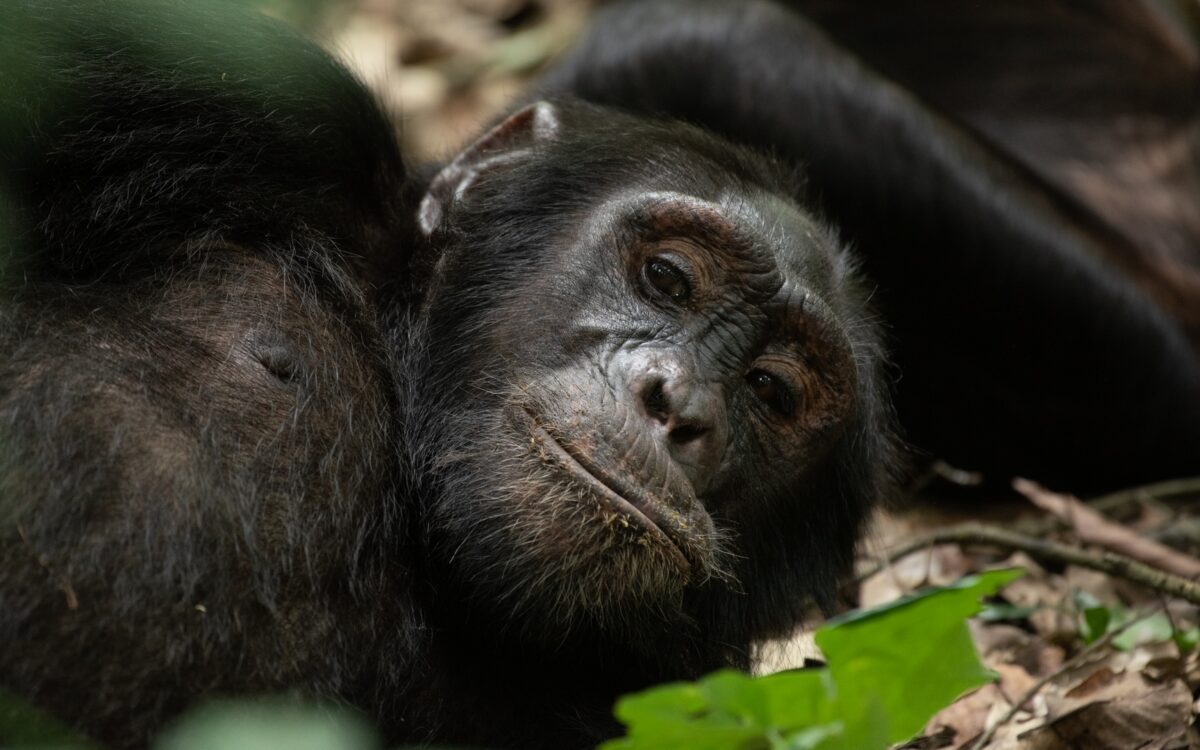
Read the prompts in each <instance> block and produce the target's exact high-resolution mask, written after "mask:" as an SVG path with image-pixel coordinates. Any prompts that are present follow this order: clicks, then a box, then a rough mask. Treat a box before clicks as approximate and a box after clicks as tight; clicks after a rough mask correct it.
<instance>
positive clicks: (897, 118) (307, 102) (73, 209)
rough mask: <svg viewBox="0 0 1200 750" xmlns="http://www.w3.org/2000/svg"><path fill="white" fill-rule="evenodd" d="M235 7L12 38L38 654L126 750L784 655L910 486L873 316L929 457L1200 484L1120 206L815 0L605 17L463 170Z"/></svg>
mask: <svg viewBox="0 0 1200 750" xmlns="http://www.w3.org/2000/svg"><path fill="white" fill-rule="evenodd" d="M192 5H193V4H191V3H184V2H165V3H153V4H141V3H137V4H126V3H105V4H95V3H91V2H86V1H85V0H54V1H53V2H51V1H50V0H22V2H21V3H20V5H19V7H18V8H17V9H16V10H15V11H12V12H11V18H8V17H6V19H5V23H9V24H10V26H9V29H10V30H11V32H12V33H10V34H6V35H4V38H3V39H0V42H3V44H2V45H0V63H3V64H0V76H3V78H2V79H0V84H3V85H2V86H0V90H3V91H6V92H12V93H11V95H9V94H6V95H5V99H4V100H3V101H0V107H2V108H3V109H0V128H3V130H0V169H2V171H0V179H2V180H3V181H2V182H0V198H3V204H2V207H3V209H4V211H3V214H0V216H2V217H3V218H4V219H5V226H4V229H5V232H4V233H3V235H2V236H0V241H3V242H4V243H5V245H4V250H5V254H6V257H8V258H9V262H8V264H7V265H6V268H5V271H6V275H5V278H6V282H5V286H4V290H5V291H4V297H3V300H2V303H0V316H2V317H3V325H2V327H0V351H3V361H2V362H0V441H2V444H3V450H2V451H0V535H2V538H3V543H2V544H0V639H2V640H3V641H4V642H5V643H7V644H12V645H10V646H9V647H6V648H5V649H4V650H2V651H0V682H2V683H3V684H4V685H5V686H7V687H9V688H11V689H14V690H16V691H17V692H19V693H20V694H22V695H24V696H26V697H27V698H29V699H30V700H31V701H33V702H34V703H36V704H38V705H41V706H44V707H46V708H48V709H49V710H51V711H52V712H54V713H56V714H58V715H59V716H61V717H62V718H64V719H66V720H67V721H69V722H71V723H72V724H73V725H75V726H78V727H80V728H81V729H83V730H84V731H86V732H87V733H89V734H92V735H94V736H96V737H98V738H100V739H102V740H104V741H106V742H107V743H109V744H111V745H112V746H114V747H139V746H142V745H144V744H145V742H146V741H147V739H148V738H149V737H150V736H152V734H153V733H154V732H155V731H156V730H157V729H158V728H160V727H161V726H162V725H163V723H164V722H165V721H167V720H169V719H170V718H171V717H173V716H174V715H176V714H177V713H178V712H180V711H181V710H183V709H184V708H185V707H187V706H188V705H190V704H192V703H194V702H196V701H197V700H200V699H201V698H203V697H205V696H210V695H214V694H235V695H236V694H253V693H260V692H274V691H293V692H295V693H298V694H301V695H305V696H309V697H315V698H319V699H324V700H331V701H336V702H343V703H347V704H350V705H353V706H356V707H358V708H359V709H361V710H363V711H364V712H366V713H367V714H368V716H370V718H371V719H372V720H373V721H375V722H377V723H378V724H379V725H380V726H381V728H382V729H383V731H384V733H385V735H386V737H387V739H388V740H389V742H401V741H417V742H419V741H437V742H442V743H446V742H475V743H478V744H481V745H488V746H507V747H547V748H563V747H584V746H588V745H589V744H591V743H593V742H594V741H596V740H597V739H599V738H602V737H605V736H609V735H611V734H612V733H613V732H615V730H616V727H615V725H614V723H613V720H612V718H611V715H610V709H611V704H612V701H613V699H614V697H615V696H616V695H618V694H620V693H621V692H624V691H628V690H632V689H635V688H638V687H642V686H645V685H648V684H651V683H654V682H657V681H662V680H670V679H680V678H688V677H695V676H699V675H700V674H703V673H704V672H707V671H709V670H712V669H714V668H717V667H720V666H726V665H730V666H736V667H746V666H748V665H749V663H750V659H751V654H752V649H753V646H754V643H755V642H756V641H757V640H759V639H762V638H765V637H769V636H776V635H783V634H785V633H787V632H788V631H789V630H790V629H791V628H792V627H793V626H794V625H795V624H796V623H797V622H798V620H799V618H800V617H801V614H802V612H803V611H804V608H805V606H806V605H807V604H808V602H810V601H811V600H812V599H814V598H815V599H817V600H819V601H822V602H826V603H827V602H828V601H829V598H830V596H831V593H832V591H833V590H834V586H835V584H836V581H837V580H838V577H839V576H840V575H841V574H842V573H843V572H844V571H845V569H846V568H847V566H848V564H849V562H850V560H851V555H852V551H853V545H854V541H855V539H856V538H857V536H858V533H859V530H860V525H861V523H862V521H863V519H864V518H865V515H866V513H867V511H868V509H869V508H870V506H871V505H872V504H873V503H875V502H877V501H878V500H879V499H880V498H881V497H882V496H884V495H885V494H887V492H888V491H889V488H890V486H891V484H892V482H893V463H894V459H893V452H894V446H893V439H892V434H891V429H892V425H891V418H890V405H889V398H888V396H887V390H888V388H887V384H886V383H885V382H884V377H883V373H882V368H883V363H884V357H883V354H882V345H881V343H880V341H881V338H882V336H881V333H880V330H879V326H878V324H877V322H876V315H875V310H876V304H878V305H879V306H881V308H882V309H883V310H884V311H885V312H886V313H887V316H888V320H889V324H890V325H891V326H892V331H891V336H892V338H894V339H895V342H896V346H897V349H898V352H899V354H898V359H899V366H900V367H901V368H902V371H903V380H902V381H901V383H900V384H899V388H898V395H899V397H900V399H901V404H902V405H903V406H904V408H905V416H906V419H907V423H908V426H909V427H910V429H912V430H913V432H914V434H916V435H917V436H918V437H919V438H920V439H921V440H922V444H923V445H924V446H925V447H928V448H931V449H934V450H938V451H941V452H944V453H945V455H946V456H947V457H950V458H952V459H959V460H961V462H962V463H964V464H966V465H968V466H970V467H971V468H976V467H978V468H985V469H989V470H992V471H995V472H996V473H997V474H998V475H1000V476H1007V474H1006V472H1011V471H1028V472H1033V473H1035V475H1036V476H1041V477H1043V478H1044V477H1052V478H1061V479H1063V480H1064V481H1070V482H1072V483H1073V484H1075V483H1077V485H1084V484H1087V483H1096V484H1102V483H1110V482H1116V481H1125V480H1126V479H1127V478H1133V477H1140V476H1143V475H1147V474H1162V473H1170V472H1182V471H1188V470H1194V469H1196V468H1197V461H1196V458H1197V453H1196V450H1197V446H1200V440H1197V439H1195V438H1197V437H1200V433H1198V431H1200V423H1198V422H1197V421H1195V415H1196V409H1197V408H1198V407H1197V403H1196V399H1195V396H1196V385H1197V381H1196V373H1197V364H1196V361H1195V358H1194V356H1193V355H1192V353H1191V352H1190V351H1189V350H1187V348H1186V347H1185V346H1184V345H1183V344H1182V343H1181V338H1180V336H1179V333H1178V330H1177V329H1176V328H1175V327H1174V325H1173V323H1172V322H1171V321H1170V320H1169V319H1167V318H1166V317H1165V316H1164V315H1162V314H1161V313H1159V312H1158V311H1157V308H1155V307H1154V305H1153V304H1152V303H1150V302H1149V301H1148V300H1147V299H1146V298H1144V297H1143V296H1141V295H1140V294H1139V293H1138V292H1136V291H1134V290H1133V288H1132V287H1131V286H1129V285H1128V284H1126V283H1125V281H1124V280H1123V279H1122V278H1121V277H1119V276H1118V275H1116V274H1114V273H1112V272H1111V271H1107V270H1105V269H1104V268H1103V267H1102V266H1100V265H1099V264H1098V263H1096V262H1095V261H1094V260H1093V259H1092V258H1091V256H1090V255H1089V253H1090V252H1091V250H1090V248H1091V246H1092V243H1094V242H1096V239H1095V237H1093V236H1092V235H1091V234H1089V230H1088V229H1087V228H1086V226H1085V225H1082V224H1080V223H1079V222H1077V221H1076V220H1075V219H1074V218H1073V216H1072V215H1071V214H1070V213H1068V212H1065V211H1064V210H1063V209H1062V207H1061V206H1060V205H1059V204H1058V203H1057V202H1056V201H1057V199H1056V195H1055V194H1054V193H1053V192H1050V191H1048V190H1047V189H1045V188H1044V187H1043V186H1042V185H1041V183H1040V182H1038V181H1037V180H1036V179H1034V178H1033V177H1031V176H1030V175H1028V174H1026V173H1025V172H1023V171H1021V170H1020V169H1019V168H1017V167H1015V166H1014V165H1013V164H1011V163H1009V162H1008V161H1007V160H1006V159H1005V158H1003V157H1001V156H999V155H998V154H997V153H995V152H994V151H993V150H991V149H989V148H988V147H986V146H984V145H982V144H981V143H980V142H978V141H977V140H976V139H974V138H973V137H972V136H970V135H968V134H967V133H966V132H965V131H962V130H959V129H957V128H956V127H955V126H953V125H951V124H949V123H948V122H946V121H945V120H943V119H941V118H939V117H938V116H936V115H934V114H932V113H931V112H930V111H928V110H927V109H925V108H923V107H922V106H921V105H920V104H919V103H917V102H916V101H915V100H913V99H912V98H910V97H908V96H907V95H906V94H905V93H904V92H903V91H902V90H899V89H897V88H894V87H892V86H890V85H889V84H887V83H886V82H885V81H883V80H882V79H881V78H879V77H878V76H877V75H875V74H873V73H872V72H871V71H869V70H868V69H866V68H864V67H862V66H861V65H860V64H858V63H856V62H854V61H853V60H852V59H850V58H849V57H848V56H847V55H846V53H845V52H843V51H842V50H840V49H839V48H837V47H836V46H834V45H832V44H831V43H830V42H828V41H827V40H825V39H824V37H822V36H821V35H820V33H819V32H817V31H815V30H814V29H812V28H811V27H810V26H809V25H808V24H806V23H805V22H804V21H803V20H801V19H800V18H799V17H798V16H795V15H792V14H791V13H790V12H788V11H784V10H783V9H781V8H779V7H777V6H775V5H773V4H769V3H750V4H739V3H731V4H727V5H718V4H715V3H707V2H706V3H703V4H699V3H696V4H687V8H688V10H689V13H687V14H685V13H682V12H681V6H680V5H679V4H676V3H671V2H663V3H641V4H639V3H633V4H628V5H618V6H615V7H613V8H611V9H609V10H608V11H606V12H605V14H604V15H602V16H601V17H600V18H599V19H598V21H597V25H596V26H595V30H594V31H593V32H592V36H591V37H590V38H589V39H588V40H585V42H584V44H583V45H582V46H581V47H580V48H579V49H578V50H577V51H576V52H575V53H574V56H573V57H572V58H570V59H568V60H567V61H566V62H565V63H564V65H563V67H562V68H561V69H560V70H559V72H558V73H556V74H553V75H552V76H551V78H550V79H549V80H548V81H547V82H546V84H545V89H544V90H545V92H546V93H547V95H550V96H552V101H550V102H544V103H541V104H537V105H533V106H531V107H529V108H525V109H521V110H519V111H518V112H517V113H516V114H514V115H512V116H511V117H510V118H508V119H506V120H505V122H504V123H502V124H500V125H499V126H498V127H497V128H496V129H494V130H492V131H490V132H489V133H487V134H485V135H484V136H483V137H482V138H481V139H480V140H479V141H478V142H477V143H476V144H475V145H474V146H472V147H470V148H468V149H467V150H466V151H465V152H464V153H463V154H462V155H460V156H459V157H457V158H456V159H455V160H454V161H452V162H451V163H450V164H449V165H446V166H445V167H444V168H443V169H442V170H441V171H440V172H438V173H437V175H436V176H432V172H433V171H436V170H432V171H431V172H430V174H429V175H425V174H423V173H416V174H414V173H410V172H409V171H408V170H407V169H406V168H405V164H404V161H403V159H402V158H401V155H400V154H399V152H398V150H397V148H396V146H395V142H394V140H393V138H392V135H391V133H390V125H389V123H388V121H387V120H386V118H385V117H384V116H383V115H382V114H381V113H380V112H379V110H378V108H377V107H376V106H375V105H374V103H373V102H372V101H371V99H370V97H369V96H368V95H367V94H366V93H365V92H364V91H363V90H362V88H361V87H360V86H359V85H358V84H357V83H356V82H354V81H353V80H352V79H351V78H350V77H349V76H348V74H346V73H345V72H344V71H342V70H341V69H340V68H339V67H338V66H336V65H335V64H333V63H332V62H331V61H329V59H328V58H327V57H326V56H325V55H323V54H322V53H320V52H319V51H318V50H317V49H316V48H315V47H313V46H312V45H310V44H308V43H306V42H303V41H301V40H299V39H297V38H295V37H294V36H293V35H292V34H290V33H288V32H287V31H285V30H283V29H282V28H280V27H279V26H278V25H277V24H274V23H272V22H269V21H266V20H262V19H252V18H247V17H245V16H243V15H241V14H239V13H236V12H234V11H232V10H230V9H227V8H222V9H220V10H210V11H208V12H205V11H204V10H199V9H197V8H195V7H192ZM206 7H208V6H206ZM693 11H694V13H693ZM699 80H704V81H707V83H706V84H705V85H704V86H702V87H698V86H697V85H696V83H695V82H696V81H699ZM576 96H580V97H583V98H585V99H589V100H592V101H593V102H596V103H593V104H588V103H584V102H581V101H578V100H576V98H575V97H576ZM598 104H613V105H619V106H621V107H623V108H625V109H627V110H632V111H634V112H635V113H637V114H636V115H635V114H629V113H622V112H618V111H616V110H613V109H607V108H605V107H602V106H598ZM646 114H656V115H662V114H667V115H671V116H673V117H677V118H683V119H687V120H690V121H692V122H693V123H696V124H698V125H701V126H703V127H704V128H705V129H701V128H699V127H693V126H690V125H685V124H681V123H680V122H677V121H672V120H667V119H648V118H646V117H645V116H644V115H646ZM714 131H715V133H719V134H721V135H723V136H727V137H729V138H732V139H733V140H735V141H740V142H742V143H743V144H748V145H749V146H751V147H757V148H761V149H763V150H765V151H768V152H770V153H771V154H772V155H764V154H763V153H760V152H758V151H754V150H751V149H750V148H746V147H745V146H737V145H733V144H732V143H730V142H728V141H726V140H724V139H723V138H722V137H721V136H720V135H717V134H714ZM802 166H803V170H802V169H801V167H802ZM800 175H803V177H801V176H800ZM798 200H802V201H805V203H804V204H803V205H801V204H798V203H797V201H798ZM810 206H815V207H819V208H820V210H821V211H822V213H823V215H824V216H826V217H828V219H829V220H830V221H829V223H822V222H821V221H818V220H817V219H815V218H814V216H813V214H812V208H811V207H810ZM834 222H836V226H834V225H833V223H834ZM839 233H840V234H841V235H842V236H845V237H849V238H850V239H851V240H852V241H853V243H854V244H855V246H856V247H857V249H858V250H859V251H860V252H861V255H862V257H863V258H864V260H865V265H866V268H865V270H866V271H867V272H868V273H869V274H870V277H869V278H870V279H871V281H870V282H864V281H863V280H862V279H861V277H860V274H859V272H858V270H857V269H856V265H855V262H854V261H853V260H852V258H851V256H850V254H849V253H848V252H847V251H846V250H845V249H843V244H842V241H841V240H840V239H839ZM660 256H661V257H664V258H668V259H673V260H672V262H674V263H676V264H678V266H680V267H682V268H684V269H685V270H686V271H687V274H690V275H687V284H688V287H687V289H688V290H689V291H690V292H691V293H692V296H691V297H688V296H680V298H679V299H674V298H671V297H667V296H664V295H663V294H661V293H660V291H656V288H655V286H654V284H653V283H652V282H650V281H647V277H646V276H645V275H644V269H645V265H644V264H645V262H647V258H651V257H660ZM676 270H679V269H678V268H677V269H676ZM713 279H719V280H720V283H718V282H716V281H713ZM876 284H878V285H879V286H880V287H881V289H880V291H879V292H878V294H877V295H876V296H877V297H878V298H879V299H878V301H875V300H873V301H872V302H871V303H870V304H868V302H867V298H868V297H870V296H871V295H872V294H873V293H874V291H873V290H874V287H875V285H876ZM1014 295H1019V296H1020V304H1015V303H1014V302H1013V297H1014ZM764 353H765V354H766V355H769V360H770V361H769V362H768V364H763V363H762V362H761V361H760V360H761V359H762V357H763V356H764ZM779 361H782V362H783V364H782V366H783V367H784V368H785V369H786V371H787V372H788V373H789V377H790V378H791V380H790V381H788V382H789V383H790V384H791V390H792V391H793V392H792V393H791V398H792V400H793V401H797V402H799V405H798V406H794V405H793V406H789V404H790V402H789V401H787V400H784V401H777V402H772V401H771V399H770V395H771V394H772V393H773V391H771V390H770V389H768V390H766V391H764V392H765V393H766V396H767V397H765V398H764V397H762V393H764V392H760V391H758V390H756V389H755V388H754V387H751V385H752V384H753V383H754V382H755V381H754V380H753V379H752V378H751V377H750V376H751V375H753V374H754V372H755V371H756V369H761V368H763V367H775V366H778V365H777V363H778V362H779ZM1097 373H1100V374H1102V376H1103V380H1101V379H1100V378H1099V377H1098V376H1097ZM772 403H774V404H775V406H774V407H773V406H772V405H771V404H772ZM697 404H699V405H701V406H702V407H703V408H699V407H697V406H696V405H697ZM780 404H782V405H783V407H782V408H780ZM772 409H774V411H772ZM1097 410H1102V412H1103V414H1104V418H1103V419H1102V420H1097V419H1096V418H1095V413H1096V412H1097ZM572 461H574V462H575V463H578V464H579V465H580V466H582V463H581V462H587V463H588V464H589V465H590V468H589V469H588V470H589V471H592V473H593V475H595V474H597V473H598V474H601V475H603V476H605V477H606V478H607V479H608V481H607V482H603V484H605V485H606V486H608V487H609V489H611V488H612V486H614V485H615V486H617V487H618V488H619V489H622V490H623V492H616V491H615V490H614V492H615V493H616V494H617V495H621V496H622V497H623V498H624V500H625V501H630V499H631V498H632V501H631V504H633V505H636V507H637V512H634V511H631V510H628V509H623V508H625V506H623V505H621V504H620V501H613V500H612V499H606V498H607V497H608V496H607V495H606V494H605V490H604V489H603V488H598V487H597V486H596V482H599V481H600V480H598V479H595V476H593V478H592V480H591V483H589V479H588V477H587V476H585V474H586V473H587V472H586V471H583V470H581V469H578V468H570V467H571V466H572V463H571V462H572ZM564 467H567V468H564ZM593 470H594V471H593ZM1039 472H1043V473H1039ZM651 518H653V520H652V521H651V520H648V519H651Z"/></svg>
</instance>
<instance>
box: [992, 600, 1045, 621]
mask: <svg viewBox="0 0 1200 750" xmlns="http://www.w3.org/2000/svg"><path fill="white" fill-rule="evenodd" d="M1039 609H1041V607H1040V606H1033V607H1020V606H1017V605H1016V604H1007V603H1004V602H990V603H988V604H985V605H984V606H983V609H982V610H980V611H979V619H980V620H983V621H984V622H1005V621H1012V620H1024V619H1026V618H1028V617H1029V616H1030V615H1032V614H1033V613H1034V612H1037V611H1038V610H1039Z"/></svg>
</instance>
